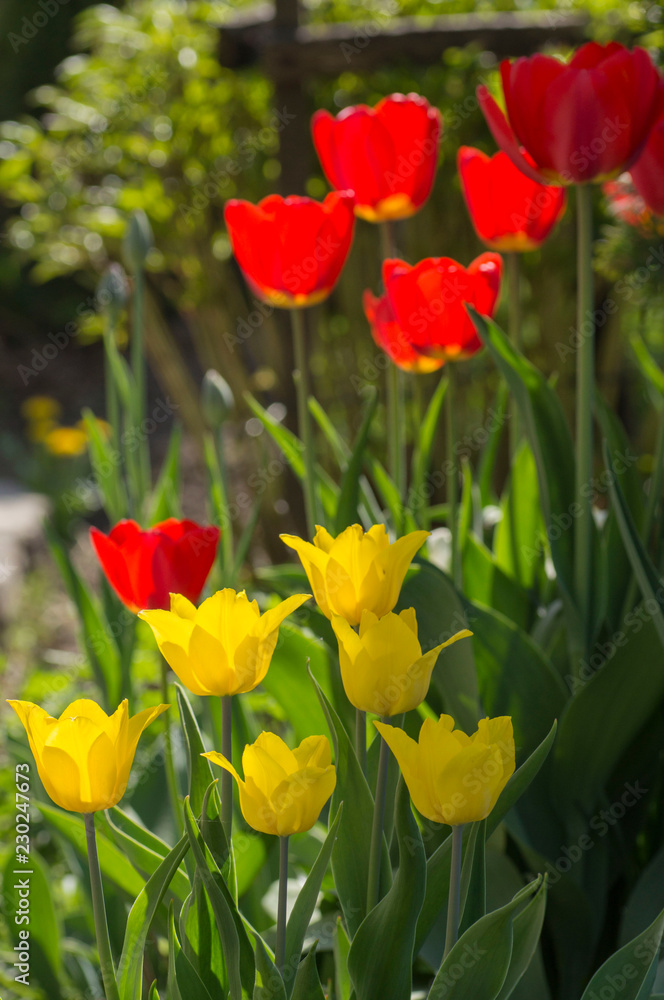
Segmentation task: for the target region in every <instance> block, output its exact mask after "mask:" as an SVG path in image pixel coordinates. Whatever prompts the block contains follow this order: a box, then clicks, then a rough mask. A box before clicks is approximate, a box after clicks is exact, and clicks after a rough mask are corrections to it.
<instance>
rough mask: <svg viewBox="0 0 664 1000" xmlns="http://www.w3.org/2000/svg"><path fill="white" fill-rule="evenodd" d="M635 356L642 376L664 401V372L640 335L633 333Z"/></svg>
mask: <svg viewBox="0 0 664 1000" xmlns="http://www.w3.org/2000/svg"><path fill="white" fill-rule="evenodd" d="M629 342H630V345H631V347H632V350H633V351H634V356H635V358H636V361H637V363H638V366H639V368H640V369H641V374H642V375H643V377H644V378H645V379H646V381H647V382H649V383H650V385H651V386H652V387H653V389H654V390H655V392H656V393H657V395H658V396H661V397H662V398H663V399H664V372H663V371H662V370H661V368H660V367H659V365H658V364H657V362H656V361H655V359H654V358H653V356H652V354H651V353H650V351H649V350H648V347H647V345H646V342H645V340H644V339H643V337H642V336H641V334H640V333H636V332H633V333H632V334H631V336H630V338H629Z"/></svg>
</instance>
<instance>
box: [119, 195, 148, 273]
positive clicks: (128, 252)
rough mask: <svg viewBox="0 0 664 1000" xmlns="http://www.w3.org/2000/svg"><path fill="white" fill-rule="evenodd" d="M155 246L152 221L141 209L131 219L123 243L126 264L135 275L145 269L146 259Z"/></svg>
mask: <svg viewBox="0 0 664 1000" xmlns="http://www.w3.org/2000/svg"><path fill="white" fill-rule="evenodd" d="M153 246H154V236H153V235H152V226H151V225H150V220H149V219H148V217H147V215H146V214H145V212H144V211H143V209H142V208H139V209H138V211H136V212H134V213H133V215H132V216H131V218H130V219H129V224H128V226H127V229H126V231H125V237H124V240H123V242H122V249H123V252H124V259H125V264H126V265H127V267H128V268H129V270H130V271H131V272H132V273H133V274H135V273H136V272H137V271H141V270H142V269H143V266H144V264H145V260H146V257H147V255H148V254H149V253H150V250H152V248H153Z"/></svg>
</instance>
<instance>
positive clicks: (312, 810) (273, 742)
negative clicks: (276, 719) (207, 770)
mask: <svg viewBox="0 0 664 1000" xmlns="http://www.w3.org/2000/svg"><path fill="white" fill-rule="evenodd" d="M202 756H203V757H207V758H208V760H211V761H212V763H213V764H218V765H219V767H223V768H224V770H226V771H229V772H230V773H231V774H232V775H233V777H234V778H235V780H236V781H237V784H238V788H239V790H240V807H241V809H242V815H243V816H244V818H245V820H246V822H247V823H248V824H249V826H250V827H252V829H254V830H257V831H258V832H259V833H269V834H273V835H275V836H279V837H288V836H290V835H291V834H293V833H303V832H304V831H305V830H310V829H311V827H312V826H313V825H314V823H315V822H316V820H317V819H318V817H319V815H320V811H321V809H322V808H323V806H324V805H325V803H326V802H327V800H328V799H329V797H330V795H331V794H332V792H333V791H334V786H335V785H336V781H337V775H336V770H335V767H334V765H333V764H332V762H331V760H332V758H331V754H330V742H329V740H328V738H327V737H326V736H308V737H307V738H306V739H304V740H303V741H302V743H300V745H299V747H297V749H295V750H289V748H288V747H287V746H286V744H285V743H284V741H283V740H282V739H280V738H279V737H278V736H275V734H274V733H261V734H260V736H259V737H258V739H257V740H256V742H255V743H252V744H250V745H249V746H246V747H245V748H244V753H243V754H242V770H243V772H244V781H243V780H242V778H241V777H240V775H239V774H238V773H237V771H236V770H235V768H234V767H233V765H232V764H231V762H230V761H229V760H227V758H226V757H224V756H223V754H220V753H217V752H216V751H212V752H211V753H204V754H203V755H202Z"/></svg>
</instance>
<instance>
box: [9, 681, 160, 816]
mask: <svg viewBox="0 0 664 1000" xmlns="http://www.w3.org/2000/svg"><path fill="white" fill-rule="evenodd" d="M8 704H10V705H11V706H12V708H13V709H14V711H15V712H16V714H17V715H18V717H19V719H20V720H21V722H22V723H23V725H24V726H25V731H26V733H27V734H28V740H29V742H30V749H31V750H32V753H33V756H34V758H35V763H36V764H37V770H38V772H39V777H40V778H41V781H42V784H43V786H44V788H45V789H46V791H47V792H48V794H49V795H50V797H51V798H52V799H53V801H54V802H55V804H56V805H58V806H60V807H61V808H62V809H67V810H69V812H79V813H92V812H98V811H99V810H100V809H110V808H111V806H114V805H116V803H118V802H119V801H120V799H121V798H122V796H123V795H124V793H125V790H126V788H127V783H128V781H129V772H130V771H131V765H132V764H133V762H134V754H135V753H136V747H137V745H138V741H139V739H140V736H141V733H142V732H143V730H144V729H145V728H146V727H147V726H149V725H150V723H151V722H154V720H155V719H156V718H157V716H158V715H161V713H162V712H165V711H166V709H167V708H168V705H158V706H156V707H155V708H147V709H145V711H143V712H139V713H138V715H135V716H133V718H129V703H128V702H127V700H126V699H125V700H124V701H123V702H122V704H121V705H120V707H119V708H118V709H117V711H116V712H115V713H114V714H113V715H111V716H108V715H106V712H104V710H103V709H101V708H100V707H99V705H97V704H96V702H94V701H89V700H87V699H81V700H79V701H74V702H72V703H71V705H69V706H68V707H67V708H66V709H65V710H64V712H63V713H62V715H61V716H60V718H59V719H54V718H52V717H51V716H50V715H49V714H48V713H47V712H45V711H44V709H43V708H40V707H39V706H38V705H33V704H32V702H30V701H9V702H8Z"/></svg>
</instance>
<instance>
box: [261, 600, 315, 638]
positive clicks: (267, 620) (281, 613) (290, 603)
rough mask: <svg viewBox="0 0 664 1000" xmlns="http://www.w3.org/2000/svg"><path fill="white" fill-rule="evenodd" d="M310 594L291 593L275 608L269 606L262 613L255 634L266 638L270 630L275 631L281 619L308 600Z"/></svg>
mask: <svg viewBox="0 0 664 1000" xmlns="http://www.w3.org/2000/svg"><path fill="white" fill-rule="evenodd" d="M310 597H311V594H293V596H292V597H287V598H286V600H285V601H281V603H280V604H278V605H277V606H276V608H271V609H270V610H269V611H266V612H265V614H263V615H262V617H261V619H260V622H259V624H258V628H257V635H259V636H261V637H263V638H267V636H269V635H270V633H271V632H274V631H276V630H277V629H278V628H279V626H280V625H281V623H282V622H283V620H284V619H285V618H287V617H288V616H289V615H290V614H292V613H293V611H296V610H297V609H298V608H299V607H300V606H301V605H302V604H304V602H305V601H308V600H309V598H310Z"/></svg>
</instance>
